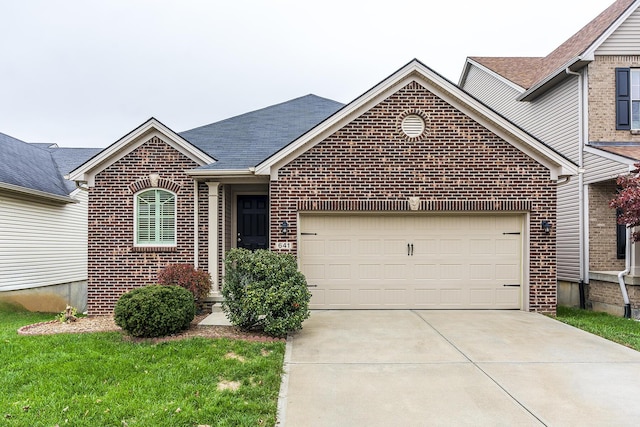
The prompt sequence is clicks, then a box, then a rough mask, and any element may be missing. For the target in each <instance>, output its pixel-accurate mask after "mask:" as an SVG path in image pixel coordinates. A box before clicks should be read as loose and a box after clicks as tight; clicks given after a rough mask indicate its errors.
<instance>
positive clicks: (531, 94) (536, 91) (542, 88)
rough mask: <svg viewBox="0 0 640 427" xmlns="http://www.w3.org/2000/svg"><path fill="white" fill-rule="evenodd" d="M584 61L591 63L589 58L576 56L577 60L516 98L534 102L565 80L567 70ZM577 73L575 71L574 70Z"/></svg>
mask: <svg viewBox="0 0 640 427" xmlns="http://www.w3.org/2000/svg"><path fill="white" fill-rule="evenodd" d="M583 61H589V59H588V58H586V57H582V56H576V57H575V58H573V59H571V60H569V61H567V62H565V63H564V64H563V65H562V66H560V67H559V68H557V69H556V70H555V71H554V72H552V73H550V74H549V75H547V76H546V77H545V78H544V79H542V80H540V81H539V82H538V83H536V84H535V85H533V86H531V87H530V88H529V89H528V90H527V91H526V92H524V93H523V94H521V95H520V96H519V97H517V98H516V101H532V100H534V99H535V98H537V97H538V96H540V95H542V94H543V93H545V92H546V91H547V90H549V89H550V88H552V87H554V86H555V85H556V84H557V82H556V80H560V79H562V80H564V78H565V77H568V75H566V70H567V68H569V69H571V67H572V66H573V65H575V64H578V63H581V62H583ZM573 71H575V70H573Z"/></svg>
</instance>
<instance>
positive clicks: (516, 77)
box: [470, 0, 635, 89]
mask: <svg viewBox="0 0 640 427" xmlns="http://www.w3.org/2000/svg"><path fill="white" fill-rule="evenodd" d="M634 1H635V0H617V1H616V2H615V3H613V4H612V5H611V6H609V7H608V8H607V9H605V10H604V11H603V12H602V13H601V14H599V15H598V16H597V17H596V18H595V19H593V20H592V21H591V22H589V23H588V24H587V25H585V26H584V27H583V28H582V29H581V30H580V31H578V32H577V33H575V34H574V35H573V36H571V37H570V38H569V39H568V40H567V41H565V42H564V43H562V44H561V45H560V46H559V47H558V48H556V49H555V50H554V51H553V52H551V53H550V54H549V55H547V56H545V57H543V58H522V57H512V58H508V57H504V58H500V57H482V56H474V57H470V59H472V60H474V61H476V62H478V63H480V64H482V65H484V66H485V67H487V68H489V69H491V70H493V71H495V72H496V73H498V74H499V75H501V76H502V77H504V78H506V79H508V80H510V81H512V82H513V83H516V84H517V85H519V86H521V87H523V88H525V89H529V88H531V87H533V86H535V85H536V83H539V82H541V81H542V80H544V79H545V78H546V77H548V76H549V75H550V74H552V73H553V72H554V71H556V70H558V69H559V68H561V67H562V66H563V65H565V64H566V63H567V62H569V61H570V60H571V59H574V58H576V57H578V56H580V55H581V54H583V53H584V52H585V51H586V50H587V49H589V47H591V45H592V44H593V43H594V42H595V41H596V40H597V39H598V38H599V37H600V36H601V35H602V34H603V33H604V32H605V31H606V30H607V29H608V28H609V27H610V26H611V25H612V24H613V23H614V22H615V21H616V20H617V19H618V18H619V17H620V16H621V15H622V14H623V13H624V12H625V11H626V10H627V9H628V8H629V7H630V6H631V5H632V4H633V3H634Z"/></svg>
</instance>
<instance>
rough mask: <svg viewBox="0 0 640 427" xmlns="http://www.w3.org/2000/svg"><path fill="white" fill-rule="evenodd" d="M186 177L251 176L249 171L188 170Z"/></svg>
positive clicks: (251, 173)
mask: <svg viewBox="0 0 640 427" xmlns="http://www.w3.org/2000/svg"><path fill="white" fill-rule="evenodd" d="M186 173H187V175H189V176H193V177H198V178H207V177H220V176H253V172H252V171H251V169H222V170H208V169H191V170H188V171H187V172H186Z"/></svg>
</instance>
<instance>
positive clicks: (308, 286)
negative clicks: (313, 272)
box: [307, 284, 318, 288]
mask: <svg viewBox="0 0 640 427" xmlns="http://www.w3.org/2000/svg"><path fill="white" fill-rule="evenodd" d="M317 287H318V285H309V284H307V288H317Z"/></svg>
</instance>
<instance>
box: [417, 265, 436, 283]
mask: <svg viewBox="0 0 640 427" xmlns="http://www.w3.org/2000/svg"><path fill="white" fill-rule="evenodd" d="M414 267H415V268H414V271H415V274H414V279H415V280H420V281H422V280H436V279H439V278H440V266H439V265H438V264H415V266H414Z"/></svg>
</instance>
